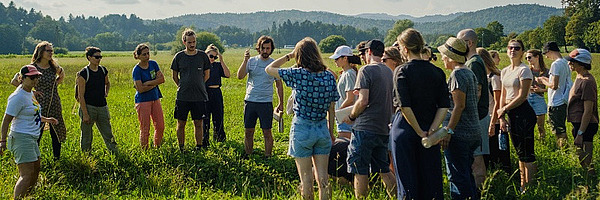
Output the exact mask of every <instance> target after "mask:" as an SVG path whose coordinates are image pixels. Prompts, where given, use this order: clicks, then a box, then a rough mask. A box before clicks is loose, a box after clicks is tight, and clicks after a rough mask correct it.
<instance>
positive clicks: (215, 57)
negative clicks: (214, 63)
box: [208, 55, 219, 59]
mask: <svg viewBox="0 0 600 200" xmlns="http://www.w3.org/2000/svg"><path fill="white" fill-rule="evenodd" d="M208 57H209V58H212V59H218V58H219V56H213V55H208Z"/></svg>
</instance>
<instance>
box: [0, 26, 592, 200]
mask: <svg viewBox="0 0 600 200" xmlns="http://www.w3.org/2000/svg"><path fill="white" fill-rule="evenodd" d="M181 40H182V43H183V44H184V46H185V49H184V50H182V51H180V52H178V53H176V54H175V56H174V58H173V61H172V64H171V70H172V71H173V77H172V78H173V81H174V82H175V83H176V85H177V97H176V102H175V108H174V118H175V119H177V127H176V132H177V139H178V144H179V148H180V150H181V151H184V150H185V126H186V123H187V119H188V114H191V118H192V122H193V125H194V136H195V141H196V149H197V150H200V149H203V148H206V147H207V146H208V144H209V142H210V141H209V129H210V121H211V117H212V122H213V134H214V136H213V139H214V140H215V141H217V142H222V141H225V139H226V134H225V131H224V125H223V118H224V105H223V94H222V92H221V89H220V87H221V85H222V83H221V78H229V77H230V76H231V73H230V71H229V68H228V67H227V65H226V64H225V62H224V59H223V55H221V54H220V52H219V49H218V48H217V47H216V46H215V45H212V44H211V45H209V46H208V47H207V48H206V50H204V51H203V50H199V49H197V48H196V34H195V32H194V31H192V30H191V29H186V30H184V31H183V33H182V36H181ZM477 41H478V38H477V34H476V33H475V31H474V30H472V29H465V30H462V31H460V32H459V33H458V34H457V37H450V38H449V39H448V40H447V41H446V42H445V43H444V44H443V45H441V46H439V47H437V50H438V51H439V52H440V54H441V59H442V61H443V62H444V68H445V69H447V70H449V71H450V75H449V78H448V79H446V75H445V73H444V71H443V70H442V69H441V68H439V67H436V66H435V65H433V64H432V63H431V61H432V60H437V57H436V55H435V54H433V53H432V50H431V48H430V47H428V46H426V45H425V41H424V39H423V37H422V36H421V34H420V33H419V32H418V31H417V30H415V29H411V28H409V29H407V30H405V31H403V32H402V33H401V34H400V35H399V36H398V37H397V41H396V42H395V43H394V45H393V46H390V47H385V45H384V44H383V42H381V41H380V40H376V39H374V40H369V41H365V42H361V43H360V44H358V45H357V50H358V52H359V55H354V53H353V49H352V48H350V47H349V46H345V45H343V46H339V47H338V48H337V49H336V50H335V52H334V53H333V55H331V56H330V57H329V58H330V59H333V60H334V63H335V65H336V66H337V67H339V68H341V69H342V70H341V71H340V72H339V76H338V75H337V73H336V72H334V71H333V70H331V69H330V68H328V67H327V66H326V65H325V64H324V61H323V58H322V55H321V53H320V50H319V48H318V45H317V42H316V41H315V40H314V39H312V38H310V37H306V38H304V39H302V40H301V41H299V42H298V43H297V44H296V46H295V48H294V50H293V51H292V52H291V53H288V54H285V55H284V56H282V57H280V58H277V59H274V58H271V54H272V53H273V50H274V49H275V43H274V41H273V39H272V38H271V37H269V36H261V37H260V38H259V39H258V41H257V43H256V51H257V52H258V53H259V55H257V56H254V57H251V56H250V50H246V52H245V53H244V60H243V62H242V64H241V65H240V67H239V69H238V71H237V78H238V79H244V78H245V77H246V76H247V77H248V78H247V81H246V95H245V98H244V102H245V103H244V117H243V119H244V128H245V131H244V156H243V158H245V159H247V158H249V156H250V155H251V154H252V153H253V150H254V147H253V142H254V132H255V127H256V123H257V120H260V128H261V129H262V133H263V136H264V141H265V148H264V156H265V157H270V156H272V148H273V135H272V132H271V128H272V120H273V115H274V113H276V114H281V113H283V111H284V107H283V105H284V103H283V101H284V98H283V96H284V95H283V84H284V83H285V85H287V86H288V87H290V88H291V89H292V91H293V92H292V95H291V96H290V97H289V99H288V106H289V107H291V108H292V109H291V111H290V112H288V113H290V114H291V115H293V116H294V117H293V120H292V124H291V127H290V133H289V149H288V155H290V156H292V157H294V159H295V162H296V166H297V170H298V174H299V177H300V182H301V184H300V187H299V189H300V193H301V196H302V197H303V198H304V199H313V198H314V196H313V194H314V192H313V189H314V188H313V184H314V181H315V180H316V182H317V184H318V190H319V198H320V199H330V198H331V186H330V183H329V179H330V178H334V180H336V182H338V183H342V184H349V185H353V187H354V192H355V195H356V197H357V198H358V199H364V198H366V197H367V196H368V190H369V189H368V188H369V181H370V175H374V174H377V175H378V177H380V178H381V180H382V181H383V183H384V185H385V189H386V192H387V194H388V195H389V196H390V197H392V198H398V199H405V198H406V199H443V198H444V194H443V190H442V185H443V176H442V163H441V162H442V158H441V155H442V154H440V149H443V155H444V159H445V162H446V173H447V175H448V181H449V185H450V192H451V197H452V198H453V199H469V198H470V199H478V198H480V197H479V194H480V191H479V189H480V188H481V185H482V183H483V182H484V181H485V179H486V172H487V170H486V169H487V168H493V167H498V168H500V169H503V170H505V171H507V172H509V173H511V160H510V148H509V147H508V146H509V136H510V141H512V144H513V146H514V148H515V150H516V152H517V156H518V159H519V172H520V177H521V190H522V191H525V190H526V187H527V185H528V184H529V183H530V182H531V181H533V179H534V176H535V174H536V171H537V169H536V168H537V166H536V162H535V161H536V157H535V153H534V142H535V140H534V128H535V126H536V125H537V126H538V130H539V133H540V136H541V138H543V137H544V136H545V129H544V126H545V125H544V121H545V115H546V113H547V114H548V115H549V118H550V120H549V121H550V125H551V127H552V132H553V133H554V134H556V136H557V139H558V141H557V144H558V145H559V146H560V147H562V146H564V145H565V141H566V139H567V133H566V130H567V129H566V125H565V121H568V122H571V123H572V125H573V133H572V135H573V137H574V139H575V145H576V146H577V147H578V155H579V158H580V160H581V165H582V166H583V167H586V169H588V170H589V173H593V167H592V166H591V158H592V150H593V143H592V140H593V136H594V135H595V134H596V132H597V130H598V108H597V97H598V95H597V89H596V88H597V87H596V81H595V79H594V77H593V76H592V75H591V74H590V73H589V70H591V60H592V59H591V54H590V53H589V52H588V51H587V50H585V49H576V50H574V51H572V52H571V53H570V54H569V55H568V56H567V57H566V58H563V57H562V55H561V54H560V49H559V47H558V45H557V44H556V43H555V42H548V43H546V44H545V45H544V48H543V49H542V50H541V51H540V50H528V51H525V47H524V45H523V43H522V41H520V40H516V39H513V40H510V41H509V43H508V46H507V47H506V48H507V55H508V58H509V59H510V65H509V66H506V67H504V68H503V69H502V70H500V69H498V67H497V66H498V65H499V61H500V55H499V52H497V51H489V52H488V51H487V50H485V49H484V48H478V47H477V43H478V42H477ZM85 55H86V58H87V60H88V61H89V63H88V65H87V66H85V67H84V68H83V69H81V70H80V71H79V72H78V73H77V79H76V94H75V98H76V99H77V101H78V103H79V105H80V108H79V116H80V119H81V123H80V128H81V149H82V150H84V151H89V150H90V149H91V142H92V137H93V136H92V135H93V134H92V125H93V124H94V123H95V124H96V126H97V128H98V130H99V132H100V134H101V136H102V137H103V139H104V142H105V144H106V146H107V148H108V150H109V151H110V152H113V153H117V152H118V148H117V143H116V141H115V137H114V136H113V134H112V129H111V124H110V117H109V111H108V107H107V101H106V97H107V96H108V93H109V90H110V81H109V78H108V70H107V68H106V67H104V66H101V65H100V62H101V60H102V51H101V50H100V49H99V48H97V47H88V48H86V53H85ZM52 56H53V46H52V44H51V43H48V42H41V43H39V44H38V45H37V47H36V49H35V52H34V54H33V57H32V63H31V64H29V65H26V66H23V67H22V68H21V70H20V72H19V73H17V74H16V75H15V77H14V78H13V80H12V81H11V83H12V84H13V85H15V86H16V87H17V89H16V90H15V92H13V93H12V94H11V95H10V97H9V98H8V102H7V107H6V111H5V115H4V118H3V121H2V126H1V138H0V153H2V152H3V151H4V150H5V149H6V148H8V149H9V150H10V151H12V152H13V155H14V159H15V162H16V163H17V166H18V170H19V175H20V176H19V180H18V181H17V183H16V185H15V191H14V197H15V198H16V199H18V198H22V197H24V196H25V195H26V194H27V193H28V191H29V190H30V189H31V188H32V187H33V185H35V183H36V182H37V177H38V174H39V170H40V160H39V156H40V151H39V147H38V145H39V141H40V138H41V136H42V133H43V132H44V126H45V123H49V124H50V127H49V130H50V135H51V138H52V148H53V155H54V158H55V159H60V149H61V143H62V142H64V141H65V139H66V128H65V124H64V120H63V117H62V114H61V113H62V107H61V101H60V96H59V95H58V92H57V84H60V83H62V81H63V79H64V77H65V74H64V70H63V68H62V67H60V66H59V65H58V64H57V63H56V62H55V60H54V59H53V58H52ZM133 56H134V58H135V59H137V60H138V63H137V64H136V65H135V66H134V68H133V70H132V78H133V80H134V88H135V90H136V94H135V109H136V111H137V113H138V121H139V125H140V136H139V137H140V146H141V147H142V148H143V149H147V148H148V147H149V142H148V140H149V137H150V126H151V121H152V123H153V125H154V136H153V146H155V147H159V146H160V145H161V143H162V139H163V132H164V129H165V124H164V116H163V109H162V106H161V102H160V99H161V98H162V93H161V91H160V89H159V85H160V84H162V83H164V82H165V77H164V74H163V72H162V71H161V69H160V68H159V65H158V63H157V62H156V61H154V60H151V59H150V47H149V46H148V45H146V44H140V45H138V46H137V47H136V48H135V50H134V52H133ZM544 56H545V57H546V58H548V59H551V60H553V63H552V65H551V67H550V69H547V68H546V66H545V64H544V60H543V58H544ZM523 58H526V60H527V61H528V64H529V65H526V64H525V63H523ZM217 60H219V61H220V62H216V61H217ZM291 60H294V65H293V66H292V67H290V68H280V67H281V66H282V65H284V64H285V63H287V62H289V61H291ZM363 63H364V64H365V65H364V66H362V67H360V68H359V67H358V66H360V65H362V64H363ZM571 71H574V72H576V73H577V78H576V79H575V81H572V80H571ZM273 83H275V87H276V92H277V96H278V101H279V102H278V105H277V106H276V107H275V108H274V107H273ZM545 92H548V103H547V104H546V102H545V99H544V93H545ZM289 102H291V103H289ZM9 124H10V134H8V133H9ZM334 128H335V129H337V131H334ZM335 132H337V134H338V135H337V137H336V136H335V135H334V133H335ZM437 134H442V136H443V137H442V139H440V140H439V141H434V144H433V145H432V146H428V145H424V142H423V141H425V140H427V139H430V138H434V136H435V135H437Z"/></svg>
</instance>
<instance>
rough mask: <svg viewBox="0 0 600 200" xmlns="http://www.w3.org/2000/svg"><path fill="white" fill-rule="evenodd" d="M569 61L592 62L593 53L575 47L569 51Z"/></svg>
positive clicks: (589, 63)
mask: <svg viewBox="0 0 600 200" xmlns="http://www.w3.org/2000/svg"><path fill="white" fill-rule="evenodd" d="M565 59H567V60H568V61H577V62H580V63H583V64H588V65H591V64H592V54H590V52H589V51H588V50H585V49H575V50H573V51H571V53H569V56H567V57H565Z"/></svg>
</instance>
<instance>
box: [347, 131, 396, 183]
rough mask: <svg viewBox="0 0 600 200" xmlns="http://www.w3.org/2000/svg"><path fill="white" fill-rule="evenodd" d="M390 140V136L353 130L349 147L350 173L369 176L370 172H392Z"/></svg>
mask: <svg viewBox="0 0 600 200" xmlns="http://www.w3.org/2000/svg"><path fill="white" fill-rule="evenodd" d="M389 138H390V137H389V136H388V135H378V134H375V133H372V132H369V131H358V130H352V139H350V145H348V159H347V160H348V173H353V174H360V175H369V172H371V173H388V172H390V159H389V156H388V153H387V150H388V142H389ZM369 169H370V170H369Z"/></svg>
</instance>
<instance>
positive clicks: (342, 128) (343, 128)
mask: <svg viewBox="0 0 600 200" xmlns="http://www.w3.org/2000/svg"><path fill="white" fill-rule="evenodd" d="M337 132H338V133H339V132H348V133H351V132H352V125H350V124H346V123H343V122H342V123H341V124H337Z"/></svg>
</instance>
